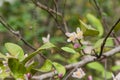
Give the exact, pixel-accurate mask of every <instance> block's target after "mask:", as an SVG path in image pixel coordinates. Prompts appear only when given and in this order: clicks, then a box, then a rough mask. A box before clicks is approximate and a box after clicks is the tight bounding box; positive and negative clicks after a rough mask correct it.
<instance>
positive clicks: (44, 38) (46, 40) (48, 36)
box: [42, 34, 50, 43]
mask: <svg viewBox="0 0 120 80" xmlns="http://www.w3.org/2000/svg"><path fill="white" fill-rule="evenodd" d="M42 40H43V43H47V42H50V34H48V35H47V37H42Z"/></svg>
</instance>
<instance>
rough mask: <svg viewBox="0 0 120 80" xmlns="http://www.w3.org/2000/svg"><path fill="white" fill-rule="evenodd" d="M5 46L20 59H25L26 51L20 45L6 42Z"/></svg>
mask: <svg viewBox="0 0 120 80" xmlns="http://www.w3.org/2000/svg"><path fill="white" fill-rule="evenodd" d="M5 47H6V49H7V50H8V51H9V53H10V54H11V55H12V56H14V57H17V58H18V59H19V60H20V61H22V60H23V59H24V52H23V49H22V48H21V47H20V46H18V45H16V44H14V43H5Z"/></svg>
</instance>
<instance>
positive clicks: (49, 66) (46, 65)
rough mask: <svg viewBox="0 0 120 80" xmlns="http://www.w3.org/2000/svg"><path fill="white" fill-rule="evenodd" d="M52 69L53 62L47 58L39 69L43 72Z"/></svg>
mask: <svg viewBox="0 0 120 80" xmlns="http://www.w3.org/2000/svg"><path fill="white" fill-rule="evenodd" d="M51 69H52V62H51V61H50V60H48V59H47V60H46V61H45V63H44V64H43V66H42V67H41V68H40V69H38V70H39V71H41V72H48V71H51Z"/></svg>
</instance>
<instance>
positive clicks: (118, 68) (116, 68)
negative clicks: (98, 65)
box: [111, 65, 120, 71]
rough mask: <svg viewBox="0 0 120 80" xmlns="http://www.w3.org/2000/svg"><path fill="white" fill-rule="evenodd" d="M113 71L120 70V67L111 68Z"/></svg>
mask: <svg viewBox="0 0 120 80" xmlns="http://www.w3.org/2000/svg"><path fill="white" fill-rule="evenodd" d="M111 70H112V71H118V70H120V65H115V66H113V67H112V68H111Z"/></svg>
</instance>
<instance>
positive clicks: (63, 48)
mask: <svg viewBox="0 0 120 80" xmlns="http://www.w3.org/2000/svg"><path fill="white" fill-rule="evenodd" d="M61 49H62V50H64V51H66V52H68V53H72V54H75V53H77V52H76V51H75V50H74V49H72V48H69V47H62V48H61Z"/></svg>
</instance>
